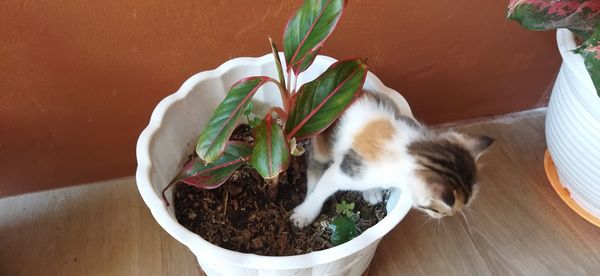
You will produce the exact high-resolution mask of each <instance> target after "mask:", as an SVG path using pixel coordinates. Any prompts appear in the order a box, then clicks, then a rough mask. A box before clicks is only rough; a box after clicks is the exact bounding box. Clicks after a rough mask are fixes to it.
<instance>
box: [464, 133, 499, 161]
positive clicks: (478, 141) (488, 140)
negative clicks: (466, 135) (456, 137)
mask: <svg viewBox="0 0 600 276" xmlns="http://www.w3.org/2000/svg"><path fill="white" fill-rule="evenodd" d="M494 141H495V140H494V138H492V137H489V136H485V135H481V136H477V137H471V142H470V143H469V150H470V151H471V153H472V154H473V156H474V157H475V159H478V158H479V156H481V154H483V153H484V152H485V151H486V150H487V149H488V148H489V147H490V146H491V145H492V144H493V143H494Z"/></svg>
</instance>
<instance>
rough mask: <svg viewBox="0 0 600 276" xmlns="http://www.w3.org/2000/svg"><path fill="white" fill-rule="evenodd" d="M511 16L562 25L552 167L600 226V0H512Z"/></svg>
mask: <svg viewBox="0 0 600 276" xmlns="http://www.w3.org/2000/svg"><path fill="white" fill-rule="evenodd" d="M508 18H509V19H513V20H516V21H518V22H519V23H520V24H521V25H522V26H523V27H525V28H528V29H531V30H553V29H558V30H557V32H556V36H557V43H558V49H559V51H560V54H561V56H562V58H563V63H562V66H561V68H560V71H559V73H558V76H557V77H556V82H555V83H554V88H553V90H552V95H551V98H550V103H549V105H548V113H547V117H546V140H547V143H548V151H547V153H546V160H545V165H546V172H547V174H548V177H549V179H550V181H551V182H552V185H553V187H554V188H555V190H556V191H557V192H558V194H559V195H560V196H561V198H562V199H563V200H564V201H565V202H566V203H567V204H568V205H569V206H570V207H571V208H572V209H574V210H575V211H576V212H577V213H578V214H580V215H581V216H583V217H584V218H585V219H587V220H588V221H590V222H592V223H594V224H595V225H597V226H600V97H599V96H600V1H595V0H588V1H586V0H566V1H565V0H562V1H555V0H511V1H510V3H509V7H508Z"/></svg>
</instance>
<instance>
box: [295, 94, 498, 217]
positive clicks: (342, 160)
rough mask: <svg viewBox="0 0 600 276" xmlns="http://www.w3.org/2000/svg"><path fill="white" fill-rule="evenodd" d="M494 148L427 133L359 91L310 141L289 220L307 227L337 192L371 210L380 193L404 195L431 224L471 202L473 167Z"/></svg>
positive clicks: (480, 140) (378, 97)
mask: <svg viewBox="0 0 600 276" xmlns="http://www.w3.org/2000/svg"><path fill="white" fill-rule="evenodd" d="M493 141H494V140H493V139H492V138H490V137H487V136H479V137H471V136H467V135H465V134H460V133H457V132H454V131H445V132H441V133H438V132H434V131H431V130H428V129H427V128H426V127H425V126H423V125H422V124H420V123H419V122H417V121H415V120H413V119H412V118H411V117H408V116H405V115H402V114H401V113H400V111H399V109H398V107H397V105H396V104H395V103H394V101H393V100H392V99H391V98H389V97H387V96H385V95H383V94H375V93H370V92H365V93H364V96H363V97H362V98H361V99H359V100H358V101H357V102H355V103H354V104H352V106H350V107H349V108H348V110H347V111H346V112H345V113H344V114H343V115H342V117H341V118H340V120H339V121H338V122H337V123H336V124H335V125H334V126H333V127H330V128H329V129H327V130H325V131H324V132H323V133H321V134H319V135H318V136H316V137H314V138H313V139H312V147H311V149H310V150H309V151H308V153H309V158H308V159H309V161H308V162H309V163H308V175H307V182H308V183H307V195H306V198H305V199H304V202H302V204H300V205H299V206H297V207H296V208H295V209H294V212H293V214H292V215H291V217H290V219H291V221H292V223H293V225H295V226H297V227H299V228H302V227H304V226H306V225H308V224H310V223H311V222H312V221H313V220H314V219H315V218H316V217H317V216H318V215H319V213H320V212H321V207H322V206H323V203H324V202H325V200H326V199H327V198H328V197H329V196H331V195H332V194H334V193H335V192H337V191H339V190H354V191H362V192H363V197H364V198H365V200H367V201H368V202H369V203H371V204H376V203H377V202H380V201H381V200H382V193H383V189H388V188H393V187H397V188H400V189H401V190H404V191H406V190H409V191H410V192H411V194H412V198H413V207H414V208H417V209H419V210H421V211H424V212H425V213H427V214H428V215H430V216H432V217H434V218H441V217H444V216H448V215H453V214H455V213H456V212H458V211H460V209H461V208H462V207H463V206H465V205H467V204H469V203H470V202H471V201H472V199H473V197H474V194H475V192H476V191H477V182H476V172H477V166H476V160H477V158H478V157H479V156H480V155H481V154H482V153H483V152H484V151H485V150H486V149H487V148H488V147H489V146H490V145H491V144H492V143H493Z"/></svg>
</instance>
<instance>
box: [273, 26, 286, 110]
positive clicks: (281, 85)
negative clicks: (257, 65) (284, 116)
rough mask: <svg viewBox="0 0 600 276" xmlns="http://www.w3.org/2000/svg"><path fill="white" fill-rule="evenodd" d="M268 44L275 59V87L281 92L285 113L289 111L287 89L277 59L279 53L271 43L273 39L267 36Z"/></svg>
mask: <svg viewBox="0 0 600 276" xmlns="http://www.w3.org/2000/svg"><path fill="white" fill-rule="evenodd" d="M269 44H271V51H272V52H273V57H274V58H275V66H276V67H277V75H279V82H278V83H277V86H278V87H279V92H281V100H282V101H283V109H284V110H285V111H289V108H290V107H289V101H290V96H289V92H288V91H289V89H287V86H286V82H285V77H284V74H283V66H282V65H281V59H280V58H279V51H278V50H277V45H275V42H273V39H272V38H271V37H270V36H269Z"/></svg>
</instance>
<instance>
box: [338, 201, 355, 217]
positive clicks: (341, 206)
mask: <svg viewBox="0 0 600 276" xmlns="http://www.w3.org/2000/svg"><path fill="white" fill-rule="evenodd" d="M353 210H354V202H352V203H348V202H346V201H345V200H342V203H338V204H336V205H335V212H336V213H338V215H344V216H347V217H349V218H352V215H353V214H354V213H353V212H352V211H353Z"/></svg>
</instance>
